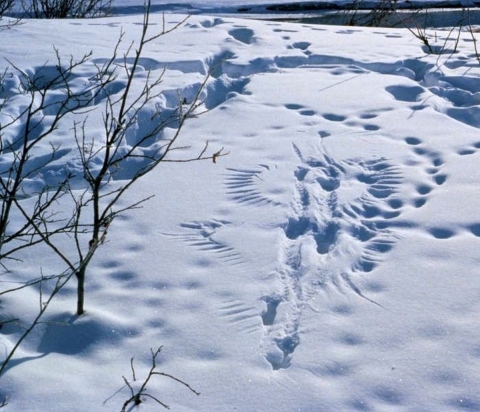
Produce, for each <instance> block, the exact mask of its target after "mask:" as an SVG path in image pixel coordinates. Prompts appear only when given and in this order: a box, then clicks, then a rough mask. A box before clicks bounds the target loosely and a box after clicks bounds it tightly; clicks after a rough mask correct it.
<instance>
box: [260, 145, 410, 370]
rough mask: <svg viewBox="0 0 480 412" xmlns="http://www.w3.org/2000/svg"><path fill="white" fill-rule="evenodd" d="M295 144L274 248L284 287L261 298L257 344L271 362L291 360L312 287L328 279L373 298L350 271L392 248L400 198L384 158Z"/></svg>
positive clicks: (316, 289) (364, 268)
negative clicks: (291, 179)
mask: <svg viewBox="0 0 480 412" xmlns="http://www.w3.org/2000/svg"><path fill="white" fill-rule="evenodd" d="M294 151H295V153H296V154H297V156H298V158H299V160H300V165H299V166H298V168H297V170H296V171H295V197H294V199H293V201H292V203H291V214H290V217H289V218H288V221H287V222H286V224H285V225H284V238H283V240H282V243H281V248H280V252H279V268H278V271H277V274H278V278H279V279H280V280H281V284H282V290H280V291H275V292H274V293H272V294H271V295H270V296H266V297H264V298H263V300H264V301H265V304H266V309H265V311H264V313H263V314H262V320H263V324H264V329H265V334H264V339H263V342H262V351H263V352H264V354H265V358H266V359H267V361H268V362H269V363H270V364H271V365H272V368H273V369H280V368H287V367H289V366H290V362H291V359H292V355H293V352H294V351H295V349H296V347H297V346H298V345H299V343H300V332H299V330H300V322H301V318H302V312H303V311H304V310H305V309H306V308H308V307H309V305H310V302H311V301H312V299H313V298H314V297H315V296H316V295H317V294H318V293H320V292H321V291H326V292H328V291H329V290H331V288H332V287H333V288H334V289H336V290H338V291H339V292H340V293H343V294H345V293H347V292H348V291H353V292H354V293H355V294H356V295H358V296H360V297H362V298H364V299H367V300H368V301H370V302H373V301H372V300H371V299H369V298H368V297H367V296H366V295H365V294H364V293H363V292H362V290H361V289H360V288H359V287H358V286H357V285H356V283H355V275H358V274H359V273H366V272H370V271H372V270H373V269H374V268H375V267H376V266H377V265H378V264H379V263H380V262H381V261H382V259H383V257H382V255H383V254H385V253H387V252H389V251H390V250H391V249H392V247H393V246H394V244H395V242H396V239H397V236H396V235H395V233H393V232H392V231H391V230H390V229H389V226H390V225H389V222H390V221H391V220H392V219H395V218H396V217H398V216H399V215H400V214H401V206H402V203H400V202H399V201H398V200H397V201H396V199H395V193H396V192H397V189H398V186H399V185H400V184H401V182H402V176H401V173H400V171H399V169H398V168H396V167H395V166H393V165H392V164H390V163H389V162H388V161H387V160H386V159H373V160H368V161H364V160H359V159H351V160H347V161H343V162H337V161H335V159H333V158H332V157H331V156H330V155H328V153H326V152H325V151H324V150H323V149H321V150H319V152H318V153H316V154H315V155H314V156H305V155H304V154H303V152H302V151H301V150H300V149H299V148H298V147H297V146H295V145H294ZM373 303H375V302H373Z"/></svg>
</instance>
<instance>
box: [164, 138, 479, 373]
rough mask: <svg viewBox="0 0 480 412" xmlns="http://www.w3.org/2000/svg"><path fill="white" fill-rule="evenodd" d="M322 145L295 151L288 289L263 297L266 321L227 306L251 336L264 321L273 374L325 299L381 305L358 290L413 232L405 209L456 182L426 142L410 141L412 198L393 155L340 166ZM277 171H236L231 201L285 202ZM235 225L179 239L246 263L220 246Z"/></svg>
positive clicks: (196, 225) (196, 230) (282, 253)
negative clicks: (276, 191) (277, 188)
mask: <svg viewBox="0 0 480 412" xmlns="http://www.w3.org/2000/svg"><path fill="white" fill-rule="evenodd" d="M322 140H323V139H320V144H319V145H318V148H317V151H316V153H313V154H312V153H311V151H309V154H308V155H306V154H305V153H304V152H303V151H302V150H301V149H300V148H299V147H298V146H297V145H295V144H293V146H292V148H293V152H294V154H295V156H296V158H297V159H298V167H297V168H296V170H295V171H294V172H293V175H294V185H295V187H294V191H293V192H294V197H293V199H292V200H291V202H290V204H289V210H290V213H289V217H288V219H287V221H286V222H279V225H280V226H281V228H282V230H283V236H282V238H283V239H282V240H281V242H280V244H279V245H277V248H278V250H279V252H278V262H277V269H276V272H275V276H276V278H277V280H278V281H279V284H280V285H281V287H278V288H276V289H275V290H272V291H271V292H270V293H269V294H267V295H265V296H261V297H259V298H260V299H261V300H262V301H263V302H264V310H263V311H262V313H260V314H259V313H258V310H257V309H255V308H254V307H253V306H248V305H245V304H242V303H240V302H239V301H237V300H232V301H228V302H225V303H224V304H223V305H222V307H221V308H220V309H219V311H220V313H222V314H223V316H224V317H227V318H228V319H229V320H230V321H231V322H232V323H234V324H243V327H242V328H243V329H244V330H247V331H250V332H252V329H254V328H255V327H258V324H256V323H255V322H251V321H252V320H253V319H255V317H258V316H259V315H260V317H261V320H262V324H263V331H264V333H263V338H262V341H261V342H260V350H261V352H262V353H263V354H264V356H265V358H266V360H267V361H268V362H269V363H270V364H271V366H272V368H273V369H282V368H288V367H289V366H290V364H291V361H292V357H293V354H294V352H295V349H296V348H297V347H298V345H299V344H300V329H301V322H302V316H303V313H304V311H305V310H308V309H310V308H311V307H312V302H314V298H315V297H317V296H318V295H319V294H324V295H325V296H328V295H329V294H331V293H340V294H341V295H348V294H352V293H353V294H354V295H356V296H358V297H359V298H361V299H365V300H366V301H368V302H370V303H372V304H376V305H379V304H378V303H377V302H375V301H374V299H372V298H370V297H369V296H368V292H364V291H363V290H362V289H361V287H360V286H359V285H358V284H357V279H358V276H359V275H361V274H366V273H369V272H371V271H372V270H374V269H375V268H376V267H377V266H378V265H379V264H380V263H381V262H382V260H383V259H384V256H385V254H386V253H388V252H389V251H390V250H391V249H392V248H393V247H394V245H395V243H396V241H397V239H398V237H399V236H400V235H399V233H398V230H396V229H397V228H398V227H403V228H407V227H409V226H411V225H412V223H411V222H407V221H405V220H403V219H402V213H403V212H404V210H406V209H407V208H421V207H423V206H424V205H425V204H426V203H427V201H428V199H429V197H430V196H431V194H432V192H433V190H434V189H435V188H436V187H438V186H440V185H442V184H444V183H445V181H446V180H447V175H446V174H444V173H442V165H443V163H444V162H443V159H442V157H441V156H440V154H439V153H437V152H435V151H433V150H429V149H427V148H425V147H424V144H423V142H422V141H421V140H420V139H418V138H416V137H407V138H406V139H405V143H406V144H407V145H409V146H411V148H412V151H411V156H410V158H409V159H408V160H407V162H406V164H405V165H404V166H405V168H407V169H408V168H414V169H415V170H420V171H421V173H416V175H418V178H417V181H414V182H413V183H411V184H414V185H415V186H414V187H413V188H411V189H412V190H407V191H406V192H407V193H410V194H412V196H411V198H408V199H406V198H405V195H404V194H403V195H401V194H400V193H399V188H400V186H401V185H404V184H407V183H406V182H404V178H403V173H402V168H401V167H397V166H395V165H394V164H393V163H391V162H390V161H389V160H388V159H385V158H377V159H370V160H363V159H348V160H345V161H341V162H338V161H336V160H335V159H334V158H333V157H332V156H330V155H329V154H328V153H327V151H326V150H325V149H324V148H323V141H322ZM274 170H275V169H274V168H272V167H271V166H268V165H258V166H255V167H251V168H248V169H227V173H226V175H225V187H226V192H227V196H228V197H229V198H230V199H231V200H232V201H234V202H236V203H238V204H240V205H243V206H245V207H275V206H277V205H279V204H280V202H278V201H277V200H275V199H272V198H271V197H270V196H269V195H268V192H269V191H268V185H269V184H270V185H271V184H274V176H275V173H272V172H274ZM267 176H270V177H271V178H270V179H268V178H266V177H267ZM272 176H273V177H272ZM409 181H410V180H409ZM408 184H410V183H408ZM227 225H230V222H228V221H219V220H205V221H194V222H189V223H184V224H182V225H181V233H175V234H170V235H169V236H171V237H173V238H176V239H178V240H181V241H183V242H185V243H186V244H188V245H190V246H191V247H194V248H195V249H196V250H197V251H198V252H200V253H209V254H211V255H212V256H213V257H214V258H215V259H217V260H218V261H221V262H223V263H224V264H227V265H238V264H241V263H245V259H244V258H243V257H242V256H241V254H240V253H239V252H238V251H236V250H235V249H233V248H232V247H229V246H228V245H227V244H226V242H222V241H220V240H218V239H217V235H218V233H217V232H220V231H221V230H222V228H224V227H226V226H227ZM473 226H475V225H473ZM473 226H472V228H471V231H472V233H473V234H475V233H476V234H475V235H476V236H480V229H479V228H480V225H476V226H475V227H473ZM477 226H478V227H477ZM475 231H476V232H475ZM431 234H432V235H433V236H434V237H437V238H444V234H443V233H442V232H441V229H439V228H437V229H431ZM442 236H443V237H442ZM379 306H380V305H379ZM255 324H256V325H257V326H255Z"/></svg>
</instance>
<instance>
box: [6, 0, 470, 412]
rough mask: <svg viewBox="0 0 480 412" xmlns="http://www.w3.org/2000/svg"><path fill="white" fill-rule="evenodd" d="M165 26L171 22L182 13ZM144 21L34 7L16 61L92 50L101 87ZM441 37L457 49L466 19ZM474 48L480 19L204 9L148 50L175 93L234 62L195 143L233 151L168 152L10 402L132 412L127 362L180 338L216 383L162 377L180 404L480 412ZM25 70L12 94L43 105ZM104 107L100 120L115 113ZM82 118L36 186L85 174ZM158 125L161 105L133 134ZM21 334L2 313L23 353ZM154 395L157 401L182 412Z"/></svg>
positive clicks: (175, 356)
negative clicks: (428, 27)
mask: <svg viewBox="0 0 480 412" xmlns="http://www.w3.org/2000/svg"><path fill="white" fill-rule="evenodd" d="M178 3H180V2H178ZM218 3H219V4H220V6H222V5H223V6H225V7H226V6H227V5H229V4H230V2H225V3H222V2H218ZM118 4H119V6H122V3H121V2H119V3H118ZM129 4H130V2H129ZM119 8H120V10H121V7H119ZM174 11H175V10H174ZM183 18H184V15H181V14H180V15H178V14H166V15H165V19H166V20H167V22H168V24H174V23H175V22H179V21H181V20H182V19H183ZM4 20H5V19H4ZM151 21H152V24H151V27H150V29H151V31H152V33H153V32H154V31H155V30H160V29H161V22H162V15H161V14H159V13H154V14H153V15H152V18H151ZM141 22H142V16H141V15H140V14H124V15H121V14H119V15H116V16H113V17H109V18H102V19H96V20H68V19H66V20H55V21H46V20H24V21H23V24H21V25H18V26H14V27H12V28H10V29H8V30H3V32H2V39H3V41H2V45H1V46H0V47H1V50H2V54H3V56H4V57H5V58H6V59H8V60H6V59H4V60H2V61H1V62H0V71H1V72H4V70H6V69H7V68H8V67H11V64H12V63H13V64H15V65H16V66H17V67H18V68H20V69H21V70H23V71H24V72H26V73H30V74H34V73H37V74H38V73H40V75H42V76H43V75H44V74H45V75H47V76H48V71H49V70H55V69H54V67H55V64H56V58H55V50H54V48H53V47H52V46H53V45H54V46H55V47H56V48H57V49H58V50H59V53H60V56H61V57H62V59H66V60H65V61H67V60H68V58H69V56H70V54H72V55H73V56H74V58H76V59H78V58H81V57H82V56H83V55H84V54H85V53H88V52H89V51H90V50H91V51H92V56H91V58H90V60H89V61H88V62H86V63H85V64H84V65H82V66H81V70H80V72H79V73H78V74H77V77H75V78H74V79H73V83H72V84H73V87H78V88H82V87H84V85H85V84H87V83H88V79H90V78H91V77H92V76H94V75H95V73H96V68H95V64H101V63H102V62H103V61H105V59H108V58H110V57H111V55H112V50H113V47H114V46H115V44H116V41H117V39H118V36H119V33H120V30H121V29H122V30H123V31H124V32H125V40H124V42H123V43H122V45H121V50H122V51H124V50H126V48H127V47H128V45H129V44H130V42H131V41H138V38H139V36H140V31H141ZM427 32H428V34H429V35H430V41H431V44H432V45H434V46H437V47H442V46H443V45H444V44H446V45H447V46H448V47H447V49H450V48H451V49H452V50H453V48H454V46H455V42H456V36H457V32H456V31H455V32H454V35H453V34H451V33H449V30H437V31H435V32H433V31H431V32H430V31H427ZM476 57H477V56H476V55H475V50H474V46H473V42H472V37H471V34H470V33H468V32H467V31H463V32H462V33H461V34H460V36H459V40H458V45H457V47H456V51H455V52H454V53H453V52H446V53H444V54H440V55H438V54H437V55H429V54H427V53H426V52H425V50H424V49H423V48H422V44H421V42H420V41H419V40H418V39H417V38H415V37H414V36H413V35H412V33H411V32H410V31H408V30H407V29H400V28H396V29H386V28H359V27H341V26H319V25H307V24H294V23H286V22H273V21H260V20H254V21H252V20H245V19H241V18H237V17H231V16H230V17H222V16H209V15H206V14H200V15H195V16H191V17H190V18H189V19H188V20H187V21H186V22H185V23H184V24H183V25H182V26H181V27H180V28H179V29H177V30H175V31H173V32H172V33H170V34H168V36H165V37H162V38H160V39H159V40H158V41H156V42H155V43H154V44H150V45H148V47H147V49H146V50H145V53H144V55H143V56H142V61H141V66H142V67H143V68H144V69H145V70H151V72H152V74H153V75H157V74H160V73H161V72H162V71H163V70H164V68H165V67H166V72H165V76H164V81H163V83H162V87H163V88H164V93H163V99H162V100H161V101H159V103H158V104H159V105H160V107H162V109H164V110H168V108H169V107H170V108H171V107H172V105H174V103H175V99H176V98H177V96H178V95H180V96H181V97H187V98H191V96H192V93H194V92H195V90H197V89H198V87H199V85H200V84H201V82H202V81H203V80H204V79H205V76H206V74H207V73H208V72H209V71H211V70H213V75H212V77H211V78H210V79H209V81H208V84H207V87H206V89H205V91H204V94H203V95H202V98H204V101H205V107H206V108H207V109H208V112H206V113H205V114H202V115H200V116H199V117H198V118H195V119H191V120H190V121H188V122H187V123H186V125H185V128H184V129H183V131H182V133H181V138H180V139H181V144H182V145H191V146H192V148H191V149H189V153H194V152H195V151H196V150H201V148H202V147H203V144H204V142H205V141H207V140H208V142H209V146H210V147H211V148H212V149H213V150H218V149H220V148H221V147H224V148H225V149H226V150H227V151H228V152H229V154H228V156H224V157H221V158H218V159H217V161H216V163H213V162H211V161H208V162H193V163H163V164H160V165H159V167H158V168H157V169H155V170H154V171H153V172H151V173H150V174H148V175H147V176H145V177H144V178H142V179H141V180H140V181H138V182H137V183H136V184H135V185H134V186H133V187H132V189H131V191H130V192H129V193H128V195H127V198H125V199H124V200H123V201H122V202H124V203H123V204H124V205H127V204H131V203H132V202H136V201H138V200H141V199H143V198H145V197H149V196H151V195H155V197H153V198H152V199H150V200H149V201H147V202H146V203H144V204H143V207H142V208H141V209H137V210H133V211H129V212H126V213H125V214H124V215H123V216H121V217H119V218H117V219H115V220H114V222H113V223H112V225H111V227H110V229H109V233H108V237H107V241H106V242H105V244H104V245H102V246H101V247H100V248H99V249H98V252H97V253H96V255H95V258H94V260H93V262H92V264H91V267H90V269H89V272H88V273H87V280H86V310H87V311H86V313H85V314H84V315H82V316H80V317H77V316H75V315H74V309H75V288H74V285H73V283H72V284H71V285H68V286H67V287H66V288H65V289H64V290H63V291H62V293H61V294H60V295H59V296H57V297H56V298H55V299H54V301H53V303H52V304H51V306H50V307H49V310H48V311H47V313H46V315H45V319H44V323H42V324H41V325H39V326H38V327H37V328H36V329H34V331H33V332H32V333H31V335H30V336H29V338H28V339H27V340H26V341H25V342H24V343H23V344H22V345H21V347H20V350H19V351H18V352H17V354H16V355H15V357H14V359H13V360H12V361H11V364H10V366H9V368H8V369H7V371H6V372H5V374H4V375H3V376H2V377H1V386H0V395H1V396H2V397H7V401H8V405H7V406H6V407H5V410H7V411H8V410H11V411H31V412H34V411H49V412H64V411H69V412H77V411H78V412H80V411H119V410H121V408H122V405H123V403H124V402H125V400H126V399H128V398H129V397H130V393H129V391H128V388H127V387H126V386H125V382H124V380H123V379H122V376H125V378H127V379H128V380H129V381H130V382H133V378H132V370H131V364H130V359H131V358H132V357H134V365H135V370H136V377H137V381H136V382H133V384H135V385H136V384H140V383H141V380H142V379H144V378H145V377H146V374H147V372H148V370H149V368H150V366H151V353H150V350H151V349H153V350H156V349H157V348H158V347H159V346H162V345H163V350H162V352H161V354H160V356H159V358H158V359H157V363H158V370H159V371H161V372H165V373H168V374H172V375H174V376H175V377H177V378H179V379H181V380H183V381H185V382H187V383H188V384H189V385H190V386H191V387H192V388H194V389H195V390H196V391H198V392H200V393H201V395H199V396H196V395H195V394H193V393H192V392H191V391H189V390H188V388H186V387H185V386H184V385H182V384H180V383H179V382H175V381H173V380H171V379H168V378H166V377H162V376H154V377H153V378H152V379H151V381H150V383H149V385H148V393H150V394H152V395H153V396H156V397H158V399H160V400H161V401H162V402H165V403H166V404H168V405H169V406H170V407H171V409H172V410H173V411H179V412H187V411H190V412H191V411H197V412H207V411H208V412H211V411H216V412H223V411H225V412H226V411H244V412H252V411H276V412H291V411H302V412H305V411H309V412H313V411H456V410H459V411H460V410H470V411H478V410H480V395H479V393H480V378H479V376H478V368H479V366H480V328H479V326H480V324H479V320H478V319H479V316H478V315H479V311H480V304H479V302H480V299H479V297H480V281H479V280H478V279H477V276H478V266H479V263H480V256H479V254H478V250H479V249H478V248H479V246H480V218H479V217H478V210H479V206H480V194H479V192H478V181H479V179H480V169H479V167H478V162H479V156H480V153H479V150H480V137H479V135H478V129H479V127H480V108H479V107H480V106H479V93H480V87H479V84H480V83H479V80H478V76H479V73H480V64H479V62H478V60H477V58H476ZM9 70H10V69H9ZM8 73H11V74H9V76H7V77H6V79H5V81H4V84H3V88H2V90H1V93H0V98H1V99H5V98H7V97H8V98H10V101H9V102H10V103H9V105H8V106H7V107H3V108H2V111H3V110H5V112H4V113H7V110H16V108H17V107H21V105H22V104H23V102H24V96H22V94H21V93H20V89H19V87H18V84H19V82H20V77H19V75H18V73H16V72H15V71H9V72H8ZM138 81H139V82H140V81H141V76H140V77H139V80H138ZM139 84H140V83H139ZM124 85H125V82H124V78H122V77H121V76H120V78H119V79H118V80H117V81H116V83H114V84H113V86H115V87H116V88H115V89H112V92H113V93H115V92H118V91H120V90H121V89H122V88H123V87H124ZM58 93H61V91H58ZM103 104H104V101H103V100H101V101H98V102H96V103H95V106H94V108H96V109H98V110H100V109H101V108H102V107H103ZM47 114H48V113H47ZM143 114H144V115H145V117H144V119H146V120H144V122H148V119H149V118H151V114H150V112H148V113H147V112H146V113H143ZM4 116H6V115H4ZM90 116H91V123H90V125H91V126H90V127H91V128H92V129H91V132H92V134H94V133H95V130H101V127H102V125H101V116H100V115H98V114H97V115H95V114H94V113H92V114H91V115H90ZM73 121H74V118H73V116H70V115H69V116H67V117H66V118H65V120H64V121H63V122H62V124H61V125H60V127H59V129H58V130H57V131H56V132H55V134H54V135H53V136H52V143H55V144H59V145H60V148H59V151H58V159H57V160H56V161H55V162H54V163H53V164H50V165H49V167H48V169H47V170H39V173H38V176H37V177H36V179H35V180H34V181H33V180H32V182H31V186H29V187H26V190H27V192H26V195H30V196H31V195H32V194H33V193H34V192H35V191H36V190H38V189H39V188H41V187H43V186H44V185H46V184H49V185H52V184H54V183H55V182H58V180H59V179H60V178H61V176H63V174H62V173H63V172H64V167H65V165H67V166H68V168H69V170H70V171H72V172H75V173H81V169H80V164H79V162H78V158H77V156H78V155H76V151H75V150H74V149H75V141H74V139H73V136H72V131H71V130H72V124H73ZM19 127H21V126H19ZM148 127H149V126H148V124H146V123H142V121H141V119H140V120H139V123H138V128H137V130H136V131H132V136H131V139H133V140H134V139H135V138H136V135H135V133H141V132H142V131H145V130H148ZM12 133H13V132H12ZM4 138H5V139H6V138H8V135H5V137H4ZM153 144H154V143H152V145H153ZM49 147H50V146H49V145H47V144H45V146H42V148H41V150H42V151H44V152H42V151H41V152H40V153H38V156H41V155H42V154H43V155H45V153H48V150H49ZM187 154H188V153H187ZM36 160H37V159H36ZM41 161H42V158H41V157H39V158H38V160H37V162H38V163H36V164H37V165H38V164H41V163H40V162H41ZM6 162H8V156H7V155H2V157H1V160H0V164H1V165H2V167H5V166H4V165H5V164H6ZM130 177H131V171H129V170H124V171H122V179H129V178H130ZM79 184H80V183H79ZM114 184H115V182H114ZM31 201H32V198H28V196H27V198H26V199H25V200H24V202H31ZM26 204H27V203H26ZM64 206H65V205H64V204H63V203H59V205H58V208H59V212H62V207H64ZM51 253H52V252H50V251H49V250H48V249H46V248H38V249H36V248H31V249H29V250H28V251H27V252H25V255H22V256H21V258H22V259H23V263H21V264H20V263H19V264H18V269H15V271H14V273H13V274H12V273H5V272H4V273H2V290H5V289H7V288H11V287H12V284H18V283H21V282H24V281H27V280H28V279H32V278H36V277H38V276H40V274H41V272H42V273H43V272H45V274H55V273H60V272H61V271H62V270H64V269H65V268H64V267H63V266H62V264H61V262H59V261H57V259H55V258H53V257H52V256H51ZM9 265H11V263H9ZM38 300H39V290H38V288H33V287H32V288H27V289H22V290H21V291H19V292H16V293H15V296H13V294H12V295H2V296H1V300H0V303H1V305H2V318H0V319H2V320H4V319H9V318H12V317H20V318H23V317H25V318H28V317H29V316H31V313H32V311H35V310H36V308H37V307H38ZM20 331H21V330H20V328H19V327H16V326H14V325H12V324H5V325H4V326H3V328H2V330H0V332H2V333H1V335H0V342H1V347H2V353H7V351H8V350H9V349H10V348H11V347H12V345H13V344H14V342H15V341H16V338H18V336H19V334H20ZM144 400H145V401H144V402H143V403H142V404H141V405H139V406H138V407H137V408H138V410H141V411H156V410H159V409H160V410H161V409H162V408H161V406H160V405H159V404H158V403H156V402H155V401H154V400H153V399H151V398H145V399H144ZM129 410H135V408H133V409H129Z"/></svg>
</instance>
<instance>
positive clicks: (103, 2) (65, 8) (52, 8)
mask: <svg viewBox="0 0 480 412" xmlns="http://www.w3.org/2000/svg"><path fill="white" fill-rule="evenodd" d="M0 1H13V0H0ZM111 4H112V0H30V1H28V0H23V9H24V11H25V12H26V14H27V15H28V16H29V17H34V18H36V19H64V18H67V17H69V18H79V19H81V18H87V17H104V16H107V15H108V14H109V13H110V8H111Z"/></svg>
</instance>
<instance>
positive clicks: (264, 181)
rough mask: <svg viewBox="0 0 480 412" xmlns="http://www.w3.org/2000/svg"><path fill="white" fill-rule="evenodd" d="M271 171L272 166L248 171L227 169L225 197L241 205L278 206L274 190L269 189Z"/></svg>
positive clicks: (260, 166) (261, 166) (262, 166)
mask: <svg viewBox="0 0 480 412" xmlns="http://www.w3.org/2000/svg"><path fill="white" fill-rule="evenodd" d="M272 169H273V166H269V165H259V166H258V167H256V168H250V169H227V170H228V173H227V174H226V177H225V187H226V188H227V195H228V196H229V197H230V198H231V199H233V200H234V201H236V202H238V203H240V204H243V205H258V206H260V205H266V204H272V205H279V204H280V202H279V201H276V200H275V194H276V193H275V189H271V188H270V187H269V177H270V178H271V176H272V174H271V173H270V172H271V170H272ZM273 187H274V186H273Z"/></svg>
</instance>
